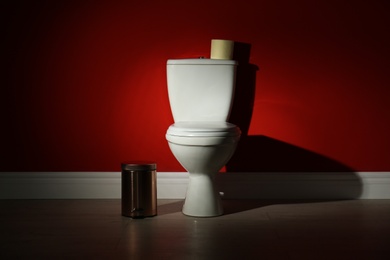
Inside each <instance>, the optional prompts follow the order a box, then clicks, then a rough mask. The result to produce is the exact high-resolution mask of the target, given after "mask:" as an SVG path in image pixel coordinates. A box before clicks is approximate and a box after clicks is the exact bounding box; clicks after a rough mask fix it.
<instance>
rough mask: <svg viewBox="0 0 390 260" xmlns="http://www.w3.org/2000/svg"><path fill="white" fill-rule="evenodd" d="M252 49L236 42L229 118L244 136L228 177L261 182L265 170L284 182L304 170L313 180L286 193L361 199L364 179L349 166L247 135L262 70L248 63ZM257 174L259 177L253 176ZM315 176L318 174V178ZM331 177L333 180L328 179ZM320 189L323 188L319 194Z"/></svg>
mask: <svg viewBox="0 0 390 260" xmlns="http://www.w3.org/2000/svg"><path fill="white" fill-rule="evenodd" d="M250 49H251V45H250V44H247V43H240V42H236V43H235V49H234V59H235V60H237V61H238V62H239V66H238V68H237V79H236V92H235V99H234V103H233V107H232V112H231V116H230V120H229V121H230V122H231V123H233V124H236V125H238V126H239V127H240V129H241V131H242V135H241V140H240V142H239V144H238V146H237V149H236V151H235V153H234V155H233V157H232V158H231V159H230V161H229V162H228V164H227V165H226V171H227V173H226V177H227V178H225V179H229V178H231V179H232V180H235V179H237V180H242V182H241V183H242V184H243V185H244V184H245V183H261V175H263V177H264V172H266V173H267V175H268V176H271V175H272V176H279V180H280V181H281V182H283V181H284V179H283V176H286V175H288V173H293V172H295V173H304V174H302V175H304V176H306V177H305V178H307V176H310V179H311V180H312V181H310V182H307V181H306V182H301V183H300V184H299V185H297V186H296V187H291V186H290V187H288V189H289V191H291V194H290V193H289V192H287V193H286V194H284V195H286V196H291V195H293V194H294V191H302V189H303V190H305V191H306V193H308V194H306V195H305V196H303V197H305V198H310V197H311V198H318V199H321V198H339V199H354V198H358V197H359V196H360V195H361V194H362V189H363V187H362V182H361V180H360V178H359V176H358V175H357V174H356V173H355V172H354V170H353V169H351V168H350V167H348V166H346V165H344V164H342V163H340V162H338V161H336V160H333V159H331V158H328V157H326V156H323V155H320V154H318V153H315V152H312V151H309V150H306V149H303V148H300V147H298V146H294V145H292V144H288V143H285V142H282V141H279V140H276V139H273V138H270V137H267V136H263V135H259V136H248V130H249V126H250V122H251V119H252V111H253V107H254V98H255V90H256V73H257V71H258V70H259V69H258V67H257V66H256V65H253V64H250V63H249V56H250ZM244 173H253V174H244ZM256 173H257V174H256ZM280 173H283V174H280ZM249 175H250V177H248V178H251V180H250V182H249V181H248V182H246V181H245V178H246V176H249ZM257 175H258V176H259V179H258V180H256V179H253V178H254V176H257ZM327 175H329V176H332V178H326V181H325V182H327V185H322V183H323V181H322V180H323V179H324V176H327ZM290 176H291V177H289V178H288V181H287V182H286V183H289V184H292V183H296V182H294V180H292V179H291V178H292V176H298V175H297V174H294V175H293V174H290ZM316 176H318V178H317V179H316ZM330 180H332V182H329V181H330ZM339 180H342V181H339ZM301 184H303V185H313V184H316V185H317V186H318V187H314V186H310V187H302V185H301ZM333 184H336V185H333ZM249 186H252V185H249ZM327 187H328V188H327ZM247 188H254V187H245V186H244V187H240V189H234V191H233V190H231V193H233V194H228V195H229V196H228V197H232V198H238V197H240V196H239V194H234V193H235V192H237V193H239V192H240V190H241V191H242V190H245V189H247ZM295 189H296V190H295ZM318 189H320V190H321V193H320V194H319V193H318ZM310 191H313V196H310ZM254 195H255V194H254ZM284 198H286V197H284Z"/></svg>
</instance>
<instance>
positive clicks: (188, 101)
mask: <svg viewBox="0 0 390 260" xmlns="http://www.w3.org/2000/svg"><path fill="white" fill-rule="evenodd" d="M236 65H237V63H236V62H235V61H231V60H210V59H183V60H168V62H167V82H168V94H169V102H170V106H171V111H172V114H173V117H174V120H175V124H173V125H171V126H170V127H169V128H168V130H167V134H166V139H167V140H168V144H169V147H170V149H171V151H172V153H173V154H174V156H175V157H176V159H177V160H178V161H179V162H180V164H181V165H182V166H183V167H184V168H185V169H186V170H187V171H188V172H189V174H190V180H189V184H188V189H187V194H186V199H185V202H184V206H183V213H184V214H185V215H188V216H196V217H214V216H219V215H221V214H222V213H223V210H222V206H221V199H220V196H219V192H218V191H217V190H216V188H215V182H214V178H215V175H216V173H218V171H219V170H220V169H221V168H222V167H223V166H224V165H225V164H226V163H227V162H228V160H229V159H230V157H231V156H232V155H233V153H234V150H235V149H236V146H237V142H238V140H239V138H240V130H239V129H238V127H236V126H235V125H233V124H230V123H227V120H228V118H229V113H230V110H231V106H232V103H233V95H234V87H235V71H236Z"/></svg>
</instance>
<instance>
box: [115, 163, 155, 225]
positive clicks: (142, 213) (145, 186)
mask: <svg viewBox="0 0 390 260" xmlns="http://www.w3.org/2000/svg"><path fill="white" fill-rule="evenodd" d="M121 179H122V215H123V216H126V217H131V218H144V217H153V216H156V215H157V183H156V163H153V162H139V161H134V162H125V163H122V178H121Z"/></svg>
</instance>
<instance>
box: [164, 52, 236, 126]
mask: <svg viewBox="0 0 390 260" xmlns="http://www.w3.org/2000/svg"><path fill="white" fill-rule="evenodd" d="M236 66H237V62H236V61H233V60H215V59H176V60H168V61H167V83H168V95H169V103H170V106H171V111H172V114H173V118H174V120H175V122H182V121H225V122H226V121H227V120H228V118H229V114H230V110H231V107H232V104H233V96H234V87H235V75H236Z"/></svg>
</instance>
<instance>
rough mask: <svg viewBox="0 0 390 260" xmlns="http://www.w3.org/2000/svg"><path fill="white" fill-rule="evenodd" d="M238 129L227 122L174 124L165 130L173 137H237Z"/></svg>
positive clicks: (239, 132)
mask: <svg viewBox="0 0 390 260" xmlns="http://www.w3.org/2000/svg"><path fill="white" fill-rule="evenodd" d="M240 134H241V131H240V129H239V128H238V127H237V126H236V125H234V124H231V123H228V122H176V123H174V124H173V125H171V126H170V127H169V128H168V130H167V135H174V136H188V137H192V136H193V137H197V136H199V137H201V136H210V137H212V136H220V137H224V136H239V135H240Z"/></svg>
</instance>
